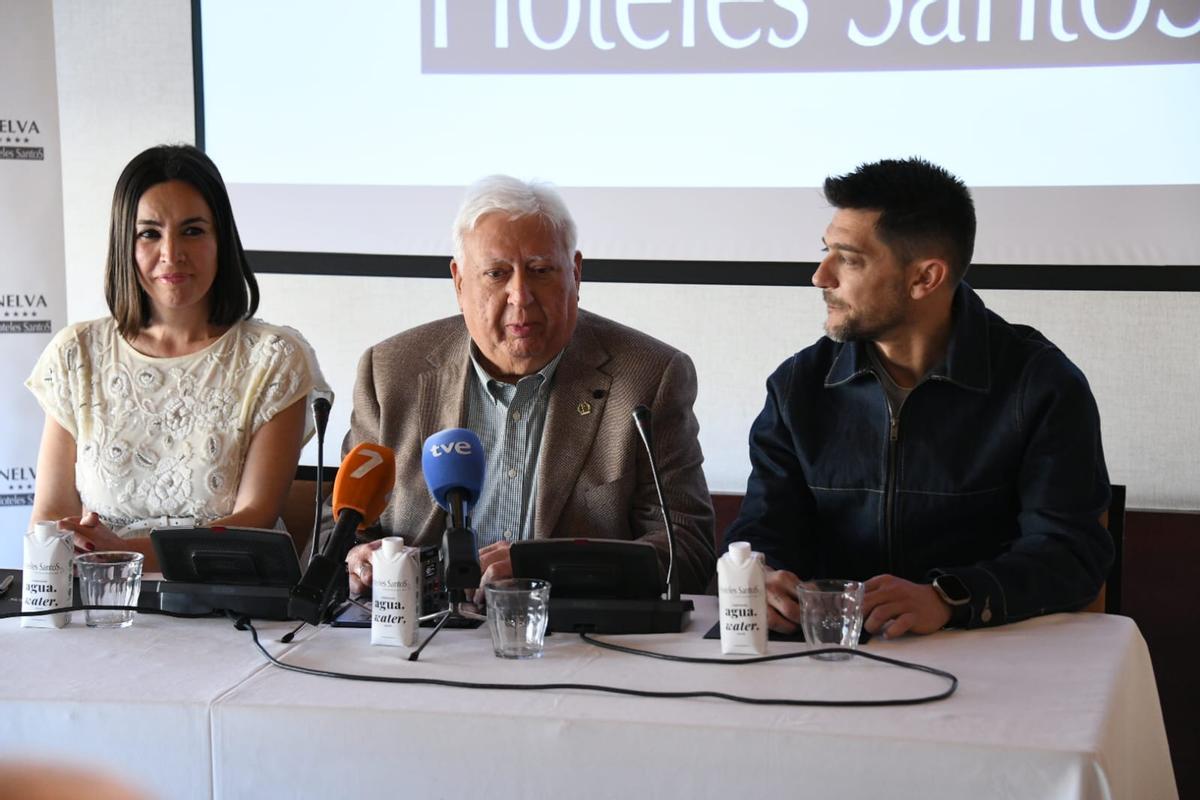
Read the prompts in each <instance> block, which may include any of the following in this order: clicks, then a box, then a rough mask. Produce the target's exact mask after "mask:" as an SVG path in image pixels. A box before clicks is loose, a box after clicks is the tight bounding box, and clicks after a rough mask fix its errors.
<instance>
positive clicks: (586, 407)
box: [575, 400, 592, 417]
mask: <svg viewBox="0 0 1200 800" xmlns="http://www.w3.org/2000/svg"><path fill="white" fill-rule="evenodd" d="M575 410H576V411H578V412H579V416H581V417H586V416H587V415H588V414H590V413H592V404H591V403H589V402H588V401H586V400H584V401H583V402H582V403H580V404H579V405H577V406H575Z"/></svg>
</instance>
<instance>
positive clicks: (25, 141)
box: [4, 136, 29, 144]
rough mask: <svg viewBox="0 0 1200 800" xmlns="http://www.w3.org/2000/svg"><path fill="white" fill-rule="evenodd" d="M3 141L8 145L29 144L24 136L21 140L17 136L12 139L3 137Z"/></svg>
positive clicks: (27, 138)
mask: <svg viewBox="0 0 1200 800" xmlns="http://www.w3.org/2000/svg"><path fill="white" fill-rule="evenodd" d="M4 141H5V142H8V143H9V144H29V137H28V136H26V137H25V138H24V139H22V138H21V137H20V136H18V137H17V138H15V139H14V138H13V137H11V136H5V137H4Z"/></svg>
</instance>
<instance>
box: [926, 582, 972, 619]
mask: <svg viewBox="0 0 1200 800" xmlns="http://www.w3.org/2000/svg"><path fill="white" fill-rule="evenodd" d="M933 590H934V591H935V592H937V593H938V597H940V598H942V600H943V601H945V603H946V605H948V606H950V621H949V622H948V623H946V625H947V626H949V627H955V628H957V627H961V626H963V625H965V624H966V623H967V622H969V621H970V619H971V590H970V589H968V588H967V585H966V584H965V583H963V581H962V578H960V577H958V576H957V575H951V574H949V573H942V574H941V575H938V576H937V577H936V578H934V579H933Z"/></svg>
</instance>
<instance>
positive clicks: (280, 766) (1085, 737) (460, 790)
mask: <svg viewBox="0 0 1200 800" xmlns="http://www.w3.org/2000/svg"><path fill="white" fill-rule="evenodd" d="M695 599H696V601H697V611H696V614H695V615H694V618H693V623H692V626H691V630H690V631H689V632H688V633H686V634H682V635H678V636H630V637H620V639H621V641H622V643H628V644H632V645H635V646H639V647H646V648H653V649H655V650H660V651H666V652H673V653H677V654H682V655H707V656H712V655H717V654H719V652H720V650H719V646H718V644H717V643H716V642H714V641H705V640H702V639H700V638H699V636H700V634H701V633H703V631H704V630H707V628H708V626H709V625H711V623H712V621H713V620H715V618H716V599H715V598H711V597H700V598H695ZM443 637H444V638H443ZM771 647H772V650H771V651H772V652H782V651H786V650H788V649H800V648H802V645H793V644H775V643H772V646H771ZM868 649H869V650H870V651H871V652H874V653H879V654H884V655H890V656H893V657H897V658H901V659H905V660H910V661H918V662H921V663H925V664H930V665H933V666H937V667H940V668H942V669H947V670H949V671H951V672H953V673H955V674H956V675H958V677H959V679H960V681H961V685H960V688H959V690H958V693H957V694H956V695H954V697H952V698H950V699H949V700H947V701H943V702H940V703H932V704H928V705H921V706H907V707H890V708H789V707H771V706H765V707H764V706H747V705H739V704H733V703H728V702H723V701H717V700H708V699H703V700H681V699H670V700H664V699H652V700H649V699H638V698H630V697H620V696H612V695H601V694H595V693H589V692H582V691H563V692H519V691H487V692H484V691H471V690H465V689H449V688H440V687H428V686H396V685H386V684H373V683H359V682H352V681H340V680H333V679H328V678H318V677H312V676H307V675H301V674H296V673H291V672H285V671H282V670H272V671H263V672H258V673H256V674H254V675H252V676H250V677H249V678H248V679H247V680H245V681H244V682H243V683H242V684H241V685H239V686H238V687H236V688H235V689H233V690H232V691H230V692H229V693H228V694H226V695H225V696H223V697H222V698H221V700H220V702H218V703H217V704H216V705H215V706H214V708H213V715H214V716H213V720H214V722H213V730H214V738H213V756H214V763H215V770H214V783H215V787H216V790H217V795H218V796H221V797H248V796H251V795H252V794H254V793H255V791H256V790H260V791H261V790H262V789H263V788H270V789H272V790H276V791H280V792H281V793H286V794H288V795H290V796H296V797H300V796H306V797H322V796H337V795H339V794H345V793H348V792H353V793H355V794H357V793H360V792H367V793H371V794H375V793H378V792H382V791H386V790H387V789H388V787H394V791H395V792H397V793H398V794H397V796H406V797H411V796H428V797H463V796H467V795H468V794H483V793H489V794H492V795H493V796H498V797H540V796H551V795H553V796H585V797H586V796H600V797H621V796H625V797H664V798H681V797H714V796H734V795H738V796H743V795H746V794H747V793H750V792H752V793H753V794H754V795H755V796H758V797H764V798H766V797H774V796H795V795H796V793H797V792H798V791H799V790H801V789H803V788H804V787H812V786H821V787H835V786H836V787H838V788H839V790H840V793H841V795H842V796H844V797H920V798H923V799H924V798H940V797H946V798H951V797H954V798H961V797H1013V798H1022V800H1028V799H1029V798H1108V797H1113V798H1134V797H1136V798H1171V797H1175V796H1176V790H1175V784H1174V776H1173V773H1172V771H1171V763H1170V757H1169V753H1168V749H1167V741H1166V734H1165V732H1164V728H1163V722H1162V715H1161V711H1160V708H1159V704H1158V693H1157V689H1156V687H1155V683H1154V675H1153V672H1152V670H1151V665H1150V659H1149V654H1148V652H1147V650H1146V645H1145V642H1144V640H1143V639H1142V637H1141V635H1140V633H1139V632H1138V630H1137V627H1136V625H1135V624H1134V623H1133V622H1132V621H1131V620H1129V619H1127V618H1124V617H1118V616H1108V615H1103V614H1071V615H1056V616H1052V617H1045V618H1041V619H1037V620H1030V621H1027V622H1023V623H1018V624H1014V625H1009V626H1005V627H1002V628H996V629H992V630H987V631H946V632H943V633H940V634H937V635H935V636H931V637H913V638H908V639H902V640H899V641H895V642H883V641H877V642H874V643H872V644H870V645H868ZM282 658H283V660H284V661H285V662H287V663H292V664H297V665H304V666H310V667H316V668H324V669H330V668H332V669H340V670H344V671H353V672H360V673H367V674H376V675H403V676H420V677H438V678H446V679H452V680H473V681H481V680H482V681H495V682H511V683H538V682H560V681H562V682H567V681H569V682H577V683H604V684H610V685H617V686H630V687H637V688H644V689H665V690H671V689H719V690H723V691H728V692H733V693H739V694H744V695H756V696H768V697H769V696H776V697H778V696H784V697H789V696H790V697H813V698H834V697H840V698H860V697H877V698H888V697H905V696H907V697H912V696H916V695H920V694H931V693H933V692H936V691H937V690H939V689H940V688H941V687H942V686H944V683H943V682H942V681H941V679H939V678H937V677H935V676H929V675H924V674H918V673H912V672H908V671H903V670H898V669H896V668H894V667H889V666H886V665H882V664H878V663H874V662H870V661H866V660H863V659H854V660H852V661H851V662H848V663H847V662H844V663H832V664H830V663H820V662H815V661H812V660H809V659H798V660H791V661H785V662H778V663H773V664H757V665H746V666H736V667H730V666H708V665H688V664H678V663H671V662H665V661H658V660H653V659H647V658H638V657H635V656H628V655H624V654H620V653H613V652H609V651H605V650H601V649H599V648H597V647H595V646H593V645H590V644H588V643H586V642H583V641H581V640H580V639H579V638H578V637H576V636H573V635H558V636H554V637H552V638H551V639H550V640H549V641H548V644H547V649H546V654H545V657H544V658H543V659H541V660H538V661H525V662H512V661H504V660H501V659H496V658H493V657H492V656H491V646H490V642H489V640H488V638H487V634H486V632H485V631H484V630H478V631H446V632H443V633H442V634H440V635H439V639H438V640H435V641H434V643H433V644H432V645H431V646H430V647H429V649H428V650H426V652H425V654H424V655H423V656H422V660H421V661H420V662H418V663H415V664H414V663H411V662H407V661H403V660H402V659H401V657H400V655H399V653H398V652H397V651H395V650H393V649H390V648H380V647H371V646H370V644H369V637H368V633H367V632H366V631H363V630H347V629H322V630H320V631H315V632H312V633H311V634H310V635H308V636H307V637H305V638H304V639H303V641H301V642H299V643H298V644H296V645H294V646H293V647H292V648H291V649H289V650H288V651H286V652H285V653H283V654H282ZM782 793H786V794H782Z"/></svg>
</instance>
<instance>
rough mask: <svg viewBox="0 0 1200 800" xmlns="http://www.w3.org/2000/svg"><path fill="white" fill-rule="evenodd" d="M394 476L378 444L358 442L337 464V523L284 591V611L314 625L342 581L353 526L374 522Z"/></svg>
mask: <svg viewBox="0 0 1200 800" xmlns="http://www.w3.org/2000/svg"><path fill="white" fill-rule="evenodd" d="M395 482H396V456H395V455H394V454H393V453H392V451H391V450H389V449H387V448H386V447H383V446H382V445H378V444H367V443H363V444H359V445H357V446H355V448H354V449H353V450H351V451H350V452H349V453H348V454H347V455H346V457H345V458H344V459H342V466H341V467H340V468H339V469H338V475H337V479H336V480H335V481H334V483H333V513H334V518H335V519H336V520H337V524H336V525H335V526H334V529H333V534H332V535H331V536H330V537H329V539H328V541H326V542H325V548H324V550H322V551H321V554H320V555H318V556H316V557H315V558H313V560H312V561H311V562H310V563H309V565H308V569H306V570H305V571H304V577H302V578H301V579H300V582H299V583H297V584H296V585H295V586H293V587H292V591H291V593H290V594H289V596H288V616H289V617H291V618H292V619H299V620H304V621H305V622H307V623H309V624H310V625H316V624H317V623H319V622H320V621H321V617H322V616H323V615H324V614H325V611H326V610H327V609H328V608H329V607H330V605H331V603H332V601H333V598H334V595H335V593H336V592H337V590H338V588H339V587H344V585H345V584H346V561H345V558H346V553H347V552H348V551H349V549H350V546H351V545H352V544H353V543H354V532H355V531H357V530H358V529H359V528H362V527H365V526H366V525H370V524H373V523H374V522H375V520H377V519H379V515H380V514H382V513H383V510H384V509H385V508H386V507H387V500H388V495H389V494H391V491H392V486H393V485H394V484H395Z"/></svg>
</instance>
